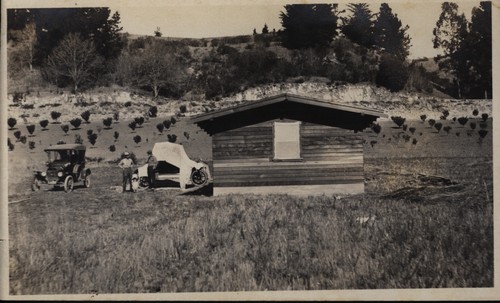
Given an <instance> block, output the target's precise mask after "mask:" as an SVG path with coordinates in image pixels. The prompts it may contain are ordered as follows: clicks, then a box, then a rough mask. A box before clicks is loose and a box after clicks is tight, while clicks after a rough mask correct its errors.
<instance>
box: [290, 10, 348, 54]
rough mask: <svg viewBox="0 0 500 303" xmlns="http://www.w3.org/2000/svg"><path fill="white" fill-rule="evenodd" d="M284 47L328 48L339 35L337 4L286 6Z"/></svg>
mask: <svg viewBox="0 0 500 303" xmlns="http://www.w3.org/2000/svg"><path fill="white" fill-rule="evenodd" d="M284 8H285V11H284V12H281V14H280V18H281V25H282V26H283V36H282V42H283V45H284V46H285V47H287V48H291V49H300V48H309V47H317V46H328V45H329V44H330V42H331V41H332V39H333V38H334V37H335V36H336V35H337V32H336V30H337V19H338V12H337V4H292V5H285V7H284Z"/></svg>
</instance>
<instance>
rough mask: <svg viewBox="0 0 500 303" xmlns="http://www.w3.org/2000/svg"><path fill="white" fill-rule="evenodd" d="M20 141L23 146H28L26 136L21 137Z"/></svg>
mask: <svg viewBox="0 0 500 303" xmlns="http://www.w3.org/2000/svg"><path fill="white" fill-rule="evenodd" d="M19 141H21V143H22V144H26V136H21V137H20V138H19Z"/></svg>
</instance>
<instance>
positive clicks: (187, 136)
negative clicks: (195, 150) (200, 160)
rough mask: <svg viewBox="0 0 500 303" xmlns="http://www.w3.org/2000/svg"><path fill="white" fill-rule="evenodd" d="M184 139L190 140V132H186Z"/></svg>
mask: <svg viewBox="0 0 500 303" xmlns="http://www.w3.org/2000/svg"><path fill="white" fill-rule="evenodd" d="M184 137H186V139H188V140H189V133H188V132H184Z"/></svg>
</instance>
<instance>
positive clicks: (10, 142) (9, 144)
mask: <svg viewBox="0 0 500 303" xmlns="http://www.w3.org/2000/svg"><path fill="white" fill-rule="evenodd" d="M7 146H8V147H9V151H13V150H14V144H13V143H12V141H10V138H7Z"/></svg>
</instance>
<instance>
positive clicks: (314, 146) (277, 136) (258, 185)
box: [192, 94, 386, 195]
mask: <svg viewBox="0 0 500 303" xmlns="http://www.w3.org/2000/svg"><path fill="white" fill-rule="evenodd" d="M382 116H384V117H386V115H385V114H384V113H383V112H381V111H378V110H373V109H367V108H361V107H353V106H347V105H341V104H335V103H331V102H326V101H322V100H317V99H313V98H309V97H302V96H296V95H291V94H282V95H278V96H274V97H270V98H266V99H262V100H259V101H254V102H248V103H245V104H242V105H238V106H235V107H231V108H227V109H222V110H219V111H215V112H210V113H206V114H201V115H198V116H196V117H193V118H192V120H193V122H194V123H196V124H197V125H198V126H199V127H200V128H201V129H203V130H204V131H205V132H207V133H208V134H209V135H210V136H212V150H213V152H212V154H213V173H212V176H213V180H214V195H220V194H227V193H289V194H297V195H318V194H353V193H362V192H364V171H363V137H362V134H361V131H363V129H366V128H367V127H369V126H370V125H371V123H373V122H374V121H376V120H377V118H379V117H382Z"/></svg>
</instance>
